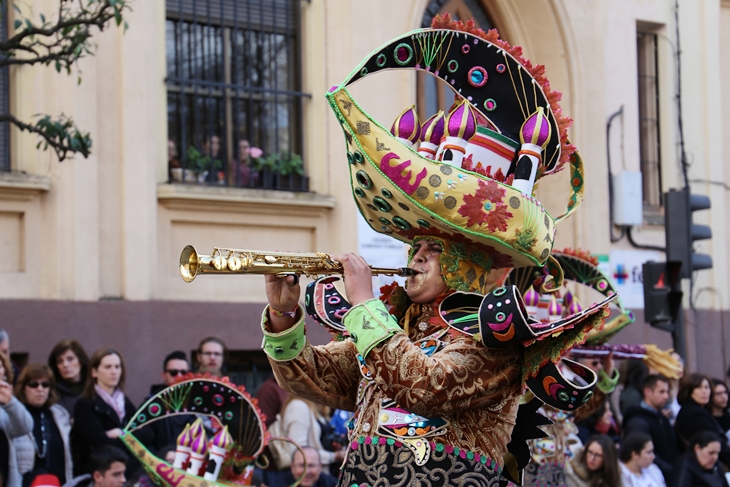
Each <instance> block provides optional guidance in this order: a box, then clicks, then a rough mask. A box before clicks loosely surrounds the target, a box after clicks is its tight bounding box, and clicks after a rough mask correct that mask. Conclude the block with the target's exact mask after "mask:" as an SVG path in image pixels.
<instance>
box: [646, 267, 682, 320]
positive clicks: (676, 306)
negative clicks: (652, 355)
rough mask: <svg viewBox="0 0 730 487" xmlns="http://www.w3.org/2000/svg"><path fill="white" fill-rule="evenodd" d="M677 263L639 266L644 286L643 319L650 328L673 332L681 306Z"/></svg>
mask: <svg viewBox="0 0 730 487" xmlns="http://www.w3.org/2000/svg"><path fill="white" fill-rule="evenodd" d="M680 269H681V264H680V263H679V262H654V261H650V262H644V264H643V265H642V266H641V274H642V281H643V284H644V318H645V321H647V322H648V323H649V324H651V326H653V327H655V328H661V329H662V330H666V331H670V332H675V325H676V323H677V316H678V314H679V311H680V309H681V306H682V291H681V286H679V283H678V281H679V279H680V278H679V273H680Z"/></svg>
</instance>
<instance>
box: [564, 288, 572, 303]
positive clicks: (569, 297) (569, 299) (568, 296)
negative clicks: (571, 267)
mask: <svg viewBox="0 0 730 487" xmlns="http://www.w3.org/2000/svg"><path fill="white" fill-rule="evenodd" d="M572 302H573V293H571V292H570V291H568V292H566V293H565V296H563V305H564V306H570V304H571V303H572Z"/></svg>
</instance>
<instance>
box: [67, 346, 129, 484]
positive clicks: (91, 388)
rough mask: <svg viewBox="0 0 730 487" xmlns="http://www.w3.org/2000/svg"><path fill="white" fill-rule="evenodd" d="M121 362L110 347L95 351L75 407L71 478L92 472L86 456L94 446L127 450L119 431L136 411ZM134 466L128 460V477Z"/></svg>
mask: <svg viewBox="0 0 730 487" xmlns="http://www.w3.org/2000/svg"><path fill="white" fill-rule="evenodd" d="M124 375H125V374H124V361H123V360H122V356H121V355H120V354H119V353H118V352H117V351H115V350H113V349H111V348H101V349H99V350H97V351H96V352H94V355H92V356H91V360H90V362H89V376H88V377H87V379H86V387H85V388H84V392H83V394H82V395H81V397H80V398H79V400H78V401H77V402H76V407H75V408H74V424H73V428H72V429H71V449H72V452H73V465H74V475H83V474H87V473H91V471H90V466H89V457H90V455H91V451H92V449H93V448H94V447H97V446H99V445H112V446H116V447H117V448H119V449H121V450H122V451H125V452H126V451H127V449H126V447H125V446H124V444H123V443H122V441H121V440H120V439H119V435H121V434H122V428H123V427H124V426H125V425H126V424H127V422H129V420H130V419H131V417H132V415H133V414H134V412H135V408H134V405H133V404H132V403H131V401H130V400H129V399H127V397H126V396H125V395H124ZM137 465H138V464H137V463H136V462H135V461H133V460H132V459H131V457H130V458H129V461H128V462H127V478H130V475H131V473H132V472H131V471H132V470H133V468H131V467H134V469H136V467H137Z"/></svg>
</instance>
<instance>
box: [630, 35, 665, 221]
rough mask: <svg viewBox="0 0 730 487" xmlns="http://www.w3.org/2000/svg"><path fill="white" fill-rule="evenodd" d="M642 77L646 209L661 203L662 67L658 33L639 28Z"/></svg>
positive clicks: (641, 131) (641, 138)
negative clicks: (660, 132)
mask: <svg viewBox="0 0 730 487" xmlns="http://www.w3.org/2000/svg"><path fill="white" fill-rule="evenodd" d="M636 45H637V53H638V56H637V58H638V63H639V64H638V71H637V72H638V81H639V150H640V166H641V178H642V181H643V188H642V189H643V193H644V209H645V210H657V209H659V207H661V205H662V172H661V169H662V166H661V140H660V138H659V128H660V127H659V76H658V73H659V70H658V56H657V35H656V34H654V33H650V32H637V33H636Z"/></svg>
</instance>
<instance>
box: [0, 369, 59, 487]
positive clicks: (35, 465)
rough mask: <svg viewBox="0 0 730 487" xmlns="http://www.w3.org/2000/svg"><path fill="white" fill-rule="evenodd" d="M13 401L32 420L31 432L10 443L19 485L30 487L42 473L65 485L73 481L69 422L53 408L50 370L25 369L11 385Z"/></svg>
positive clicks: (54, 395) (52, 382) (53, 389)
mask: <svg viewBox="0 0 730 487" xmlns="http://www.w3.org/2000/svg"><path fill="white" fill-rule="evenodd" d="M15 397H17V398H18V399H19V400H20V402H22V403H23V404H24V405H25V407H26V409H27V410H28V412H30V414H31V416H33V431H32V432H31V433H29V434H27V435H23V436H21V437H18V438H15V440H13V441H14V443H15V451H16V453H17V456H18V471H19V472H20V474H21V475H23V485H24V486H28V485H30V484H31V482H33V479H35V477H36V475H39V474H44V473H49V474H53V475H55V476H56V477H58V480H59V481H60V482H61V485H63V484H65V483H66V480H71V479H72V478H73V464H72V462H71V448H70V439H69V436H70V434H71V422H70V415H69V414H68V411H66V409H65V408H63V407H61V406H59V405H58V404H56V391H55V384H54V379H53V372H51V369H50V368H49V367H48V366H47V365H45V364H29V365H26V366H25V367H24V368H23V370H22V372H21V373H20V377H18V382H17V383H16V384H15Z"/></svg>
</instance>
